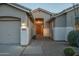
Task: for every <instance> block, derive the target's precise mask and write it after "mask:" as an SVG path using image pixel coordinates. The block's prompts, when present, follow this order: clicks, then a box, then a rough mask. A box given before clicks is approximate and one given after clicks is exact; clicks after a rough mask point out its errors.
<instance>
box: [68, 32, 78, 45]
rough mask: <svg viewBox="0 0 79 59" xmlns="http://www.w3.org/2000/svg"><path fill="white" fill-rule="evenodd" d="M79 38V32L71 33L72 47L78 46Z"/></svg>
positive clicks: (70, 42) (69, 38)
mask: <svg viewBox="0 0 79 59" xmlns="http://www.w3.org/2000/svg"><path fill="white" fill-rule="evenodd" d="M78 38H79V32H78V31H71V32H69V34H68V42H69V44H70V45H71V46H77V40H78Z"/></svg>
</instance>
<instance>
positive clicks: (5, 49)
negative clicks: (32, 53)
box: [0, 45, 24, 56]
mask: <svg viewBox="0 0 79 59" xmlns="http://www.w3.org/2000/svg"><path fill="white" fill-rule="evenodd" d="M23 49H24V47H22V46H19V45H0V56H18V55H20V54H21V52H22V51H23Z"/></svg>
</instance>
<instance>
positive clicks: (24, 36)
mask: <svg viewBox="0 0 79 59" xmlns="http://www.w3.org/2000/svg"><path fill="white" fill-rule="evenodd" d="M24 26H25V27H24ZM20 37H21V38H20V39H21V41H20V44H21V45H28V44H29V28H28V27H27V26H26V25H21V36H20Z"/></svg>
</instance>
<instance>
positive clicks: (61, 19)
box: [54, 14, 66, 41]
mask: <svg viewBox="0 0 79 59" xmlns="http://www.w3.org/2000/svg"><path fill="white" fill-rule="evenodd" d="M65 35H66V14H63V15H60V16H57V17H56V19H55V27H54V40H57V41H60V40H62V41H64V40H65Z"/></svg>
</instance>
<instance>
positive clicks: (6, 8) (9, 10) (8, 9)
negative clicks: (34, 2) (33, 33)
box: [0, 4, 30, 45]
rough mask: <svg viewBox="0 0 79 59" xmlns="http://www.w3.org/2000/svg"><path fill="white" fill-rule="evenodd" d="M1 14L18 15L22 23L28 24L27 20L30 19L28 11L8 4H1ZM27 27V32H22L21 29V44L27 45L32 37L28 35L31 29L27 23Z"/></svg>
mask: <svg viewBox="0 0 79 59" xmlns="http://www.w3.org/2000/svg"><path fill="white" fill-rule="evenodd" d="M0 16H12V17H18V18H20V19H21V23H22V22H25V23H26V24H27V20H29V19H28V16H27V15H26V12H24V11H22V10H19V9H16V8H14V7H12V6H10V5H7V4H2V5H0ZM26 27H27V30H26V31H25V32H22V30H21V36H22V37H21V38H20V43H21V45H27V44H28V43H29V38H30V37H27V36H28V33H27V32H29V30H28V29H29V27H28V26H27V25H26ZM23 36H26V37H23Z"/></svg>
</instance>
